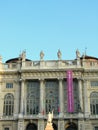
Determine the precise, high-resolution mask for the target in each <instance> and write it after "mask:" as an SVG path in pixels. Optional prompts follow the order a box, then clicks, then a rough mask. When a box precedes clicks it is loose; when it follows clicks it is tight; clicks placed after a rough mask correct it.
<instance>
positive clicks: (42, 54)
mask: <svg viewBox="0 0 98 130" xmlns="http://www.w3.org/2000/svg"><path fill="white" fill-rule="evenodd" d="M43 58H44V52H43V51H41V52H40V60H43Z"/></svg>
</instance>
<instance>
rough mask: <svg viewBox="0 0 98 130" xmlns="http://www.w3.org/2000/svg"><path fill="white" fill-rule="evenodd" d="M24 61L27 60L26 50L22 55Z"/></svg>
mask: <svg viewBox="0 0 98 130" xmlns="http://www.w3.org/2000/svg"><path fill="white" fill-rule="evenodd" d="M21 58H22V61H25V59H26V51H25V50H24V51H23V52H22V54H21Z"/></svg>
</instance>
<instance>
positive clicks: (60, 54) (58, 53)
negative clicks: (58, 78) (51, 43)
mask: <svg viewBox="0 0 98 130" xmlns="http://www.w3.org/2000/svg"><path fill="white" fill-rule="evenodd" d="M57 56H58V59H59V60H61V57H62V53H61V51H60V49H59V50H58V52H57Z"/></svg>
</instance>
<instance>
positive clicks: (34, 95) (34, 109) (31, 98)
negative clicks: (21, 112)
mask: <svg viewBox="0 0 98 130" xmlns="http://www.w3.org/2000/svg"><path fill="white" fill-rule="evenodd" d="M39 86H40V85H39V82H38V81H28V82H27V108H26V111H27V114H28V115H32V114H34V115H36V114H38V112H39Z"/></svg>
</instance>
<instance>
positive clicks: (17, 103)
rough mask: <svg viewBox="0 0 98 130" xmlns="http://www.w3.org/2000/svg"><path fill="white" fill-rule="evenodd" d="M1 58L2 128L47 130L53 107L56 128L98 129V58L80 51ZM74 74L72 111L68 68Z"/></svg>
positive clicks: (0, 110)
mask: <svg viewBox="0 0 98 130" xmlns="http://www.w3.org/2000/svg"><path fill="white" fill-rule="evenodd" d="M57 56H58V59H57V60H44V53H43V52H42V51H41V53H40V60H39V61H32V60H29V59H27V58H26V52H23V53H22V54H21V55H19V57H18V58H14V59H10V60H8V61H6V62H5V63H2V58H1V57H0V130H44V129H45V127H46V123H47V114H48V113H49V112H51V111H52V110H53V127H54V130H98V59H97V58H95V57H91V56H87V55H83V56H80V54H79V52H76V59H74V60H62V55H61V52H60V50H59V51H58V53H57ZM68 70H71V71H72V75H73V98H74V112H71V113H70V112H68V110H67V105H68V102H67V101H68V100H67V98H68V97H67V75H66V73H67V71H68Z"/></svg>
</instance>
